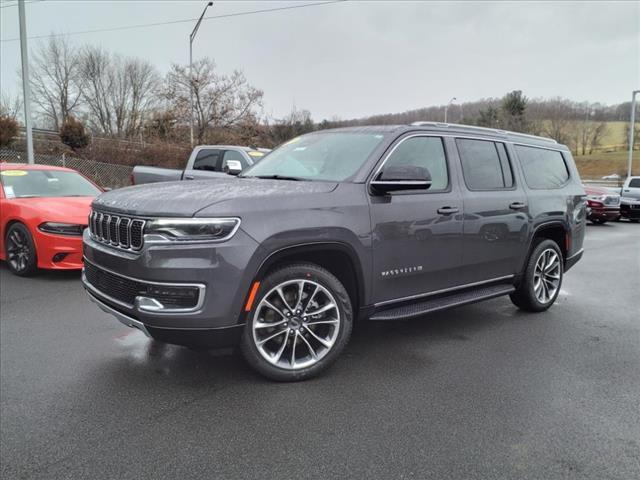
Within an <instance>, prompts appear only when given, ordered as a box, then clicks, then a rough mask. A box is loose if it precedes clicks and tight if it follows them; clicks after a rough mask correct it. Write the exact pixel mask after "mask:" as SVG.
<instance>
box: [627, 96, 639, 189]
mask: <svg viewBox="0 0 640 480" xmlns="http://www.w3.org/2000/svg"><path fill="white" fill-rule="evenodd" d="M637 93H640V90H634V91H633V93H632V94H631V118H630V120H629V163H628V165H627V178H629V177H630V176H631V162H632V160H633V134H634V133H635V132H634V126H635V123H636V94H637Z"/></svg>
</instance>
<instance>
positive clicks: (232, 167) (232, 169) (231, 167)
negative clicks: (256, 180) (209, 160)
mask: <svg viewBox="0 0 640 480" xmlns="http://www.w3.org/2000/svg"><path fill="white" fill-rule="evenodd" d="M224 172H225V173H228V174H229V175H238V174H239V173H240V172H242V163H240V160H227V164H226V165H225V166H224Z"/></svg>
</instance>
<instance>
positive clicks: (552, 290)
mask: <svg viewBox="0 0 640 480" xmlns="http://www.w3.org/2000/svg"><path fill="white" fill-rule="evenodd" d="M563 274H564V270H563V261H562V252H561V251H560V247H558V244H557V243H556V242H554V241H553V240H548V239H541V240H540V241H539V242H538V243H537V244H536V246H535V247H534V249H533V251H532V252H531V255H530V256H529V260H528V261H527V266H526V268H525V270H524V275H523V278H522V280H521V282H520V285H518V288H517V289H516V291H515V292H513V293H512V294H511V296H510V297H511V301H512V302H513V303H514V304H515V305H516V306H517V307H518V308H520V309H522V310H527V311H529V312H542V311H544V310H546V309H548V308H549V307H550V306H551V305H553V302H555V301H556V298H558V294H559V293H560V287H561V285H562V276H563Z"/></svg>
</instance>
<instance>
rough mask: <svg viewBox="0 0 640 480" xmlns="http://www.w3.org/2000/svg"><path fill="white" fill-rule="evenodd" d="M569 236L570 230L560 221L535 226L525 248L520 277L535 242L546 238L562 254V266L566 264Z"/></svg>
mask: <svg viewBox="0 0 640 480" xmlns="http://www.w3.org/2000/svg"><path fill="white" fill-rule="evenodd" d="M570 235H571V233H570V229H569V228H567V225H566V224H565V223H564V222H562V221H560V220H553V221H550V222H545V223H541V224H540V225H537V226H536V227H535V228H534V229H533V231H532V232H531V236H530V239H529V245H528V247H527V254H526V256H525V258H524V261H523V262H522V265H521V268H520V275H522V272H523V271H524V268H525V267H526V265H527V261H528V260H529V256H530V255H531V252H532V251H533V249H534V247H535V244H536V240H537V239H539V238H547V239H549V240H553V241H554V242H556V243H557V244H558V247H560V251H561V252H562V260H563V264H564V263H566V261H567V254H568V251H569V244H568V243H569V241H570Z"/></svg>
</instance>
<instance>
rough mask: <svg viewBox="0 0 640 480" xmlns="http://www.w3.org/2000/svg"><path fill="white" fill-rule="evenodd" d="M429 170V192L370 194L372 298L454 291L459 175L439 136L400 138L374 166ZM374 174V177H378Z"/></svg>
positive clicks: (457, 259) (459, 242) (458, 248)
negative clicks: (444, 290) (412, 167)
mask: <svg viewBox="0 0 640 480" xmlns="http://www.w3.org/2000/svg"><path fill="white" fill-rule="evenodd" d="M400 165H403V166H419V167H425V168H427V169H428V170H429V172H430V174H431V177H432V185H431V187H430V188H429V189H428V190H407V191H400V192H392V193H390V194H388V195H370V197H369V198H370V214H371V221H372V227H373V267H374V268H373V298H374V302H375V303H384V302H391V301H393V300H398V299H402V298H406V297H411V296H419V295H421V294H425V293H430V292H433V291H436V290H441V289H445V288H449V287H453V286H456V285H457V284H458V283H459V269H460V263H461V256H462V199H461V198H460V191H459V185H458V182H457V170H456V169H455V168H453V169H452V168H451V161H450V160H449V158H448V155H447V153H446V149H445V142H444V139H443V138H442V137H440V136H434V135H426V134H411V135H407V136H404V137H401V138H400V139H399V140H397V141H396V143H395V145H394V146H392V148H391V150H390V153H389V154H388V156H387V157H386V158H385V159H384V160H383V163H382V165H381V167H378V170H377V171H376V175H377V174H379V173H380V172H382V171H383V170H384V169H385V168H387V167H390V166H400ZM376 175H374V177H375V176H376Z"/></svg>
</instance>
